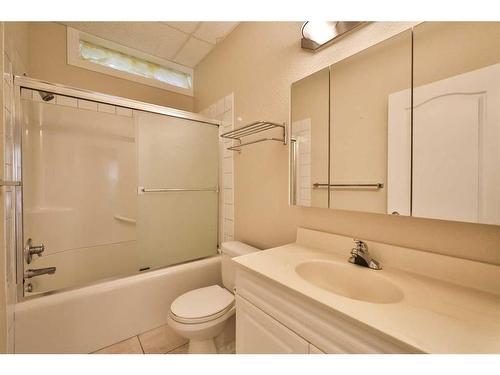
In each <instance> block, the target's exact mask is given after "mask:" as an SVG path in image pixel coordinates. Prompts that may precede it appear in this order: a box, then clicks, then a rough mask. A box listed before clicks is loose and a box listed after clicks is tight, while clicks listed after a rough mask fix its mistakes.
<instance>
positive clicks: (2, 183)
mask: <svg viewBox="0 0 500 375" xmlns="http://www.w3.org/2000/svg"><path fill="white" fill-rule="evenodd" d="M0 186H21V181H5V180H0Z"/></svg>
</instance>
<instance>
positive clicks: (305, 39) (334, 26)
mask: <svg viewBox="0 0 500 375" xmlns="http://www.w3.org/2000/svg"><path fill="white" fill-rule="evenodd" d="M363 23H364V22H361V21H307V22H305V23H304V25H302V41H301V47H302V48H304V49H307V50H310V51H316V50H318V49H320V48H321V47H324V46H325V45H326V44H329V43H330V42H333V41H334V40H336V39H338V38H339V37H340V36H342V35H344V34H346V33H347V32H349V31H351V30H353V29H355V28H356V27H358V26H360V25H362V24H363Z"/></svg>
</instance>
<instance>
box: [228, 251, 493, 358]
mask: <svg viewBox="0 0 500 375" xmlns="http://www.w3.org/2000/svg"><path fill="white" fill-rule="evenodd" d="M348 255H349V254H348V251H347V252H346V255H345V256H344V257H342V256H340V255H339V254H338V253H335V252H329V251H324V250H320V249H315V248H311V247H309V246H307V247H306V246H303V245H300V244H298V243H292V244H288V245H285V246H280V247H276V248H273V249H269V250H263V251H259V252H256V253H252V254H248V255H244V256H241V257H238V258H235V261H236V262H237V263H238V264H239V265H240V266H242V267H244V268H245V269H248V270H250V271H253V272H255V273H257V274H260V275H263V276H265V277H266V278H268V279H271V280H272V281H274V282H276V283H278V284H280V285H282V286H284V287H286V288H290V289H292V290H293V291H295V292H298V293H299V294H301V295H303V296H305V297H307V298H310V299H312V300H314V301H316V302H319V303H320V304H322V305H324V306H326V307H328V308H330V309H332V310H335V311H337V312H340V313H342V314H344V315H346V316H348V317H350V318H352V319H353V320H354V321H359V322H362V323H364V324H366V325H369V326H370V327H372V328H374V329H375V330H378V331H380V332H383V333H385V334H386V335H389V336H391V337H393V338H394V339H396V340H399V341H401V342H404V343H406V344H408V345H410V346H412V347H414V348H416V349H417V350H419V351H422V352H426V353H500V295H499V294H496V293H492V292H490V291H485V290H479V289H474V288H470V287H466V286H463V285H457V284H455V283H451V282H449V281H443V280H439V278H435V277H429V276H426V275H422V274H417V273H412V272H408V271H405V270H401V269H398V268H391V267H390V266H388V265H384V264H383V269H382V270H379V271H376V270H370V269H368V268H363V267H360V266H356V265H351V266H352V267H357V268H362V269H363V270H364V271H365V272H376V273H377V276H380V277H383V278H386V279H387V280H389V281H390V282H392V283H393V284H395V285H397V286H398V287H399V288H400V289H401V290H402V291H403V293H404V297H403V299H402V300H401V301H399V302H396V303H385V304H378V303H370V302H364V301H360V300H355V299H350V298H347V297H343V296H341V295H337V294H335V293H333V292H329V291H327V290H324V289H322V288H319V287H317V286H315V285H313V284H311V283H309V282H307V281H305V280H304V279H302V278H301V277H300V276H299V275H298V274H297V273H296V272H295V267H296V266H297V265H298V264H300V263H302V262H305V261H310V260H327V261H333V262H339V263H342V264H349V263H348V262H347V258H348ZM375 258H376V257H375Z"/></svg>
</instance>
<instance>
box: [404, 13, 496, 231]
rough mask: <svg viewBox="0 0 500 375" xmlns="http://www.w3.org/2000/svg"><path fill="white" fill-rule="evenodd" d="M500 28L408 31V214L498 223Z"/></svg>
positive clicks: (432, 26) (435, 25) (438, 26)
mask: <svg viewBox="0 0 500 375" xmlns="http://www.w3.org/2000/svg"><path fill="white" fill-rule="evenodd" d="M499 41H500V23H499V22H426V23H423V24H420V25H418V26H416V27H415V28H414V61H413V64H414V70H413V76H414V90H413V105H414V108H413V171H412V173H413V182H412V215H413V216H418V217H425V218H434V219H443V220H455V221H466V222H476V223H487V224H497V225H498V224H500V44H499Z"/></svg>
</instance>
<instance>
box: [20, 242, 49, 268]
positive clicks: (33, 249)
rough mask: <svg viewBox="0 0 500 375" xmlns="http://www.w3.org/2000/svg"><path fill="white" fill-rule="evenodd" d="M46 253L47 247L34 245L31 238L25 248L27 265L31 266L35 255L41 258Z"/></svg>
mask: <svg viewBox="0 0 500 375" xmlns="http://www.w3.org/2000/svg"><path fill="white" fill-rule="evenodd" d="M44 251H45V245H44V244H41V245H36V246H34V245H33V240H32V239H31V238H28V241H27V242H26V246H25V247H24V253H25V256H26V263H28V264H30V263H31V261H32V260H33V255H35V254H36V255H38V256H39V257H40V256H42V253H43V252H44Z"/></svg>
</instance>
